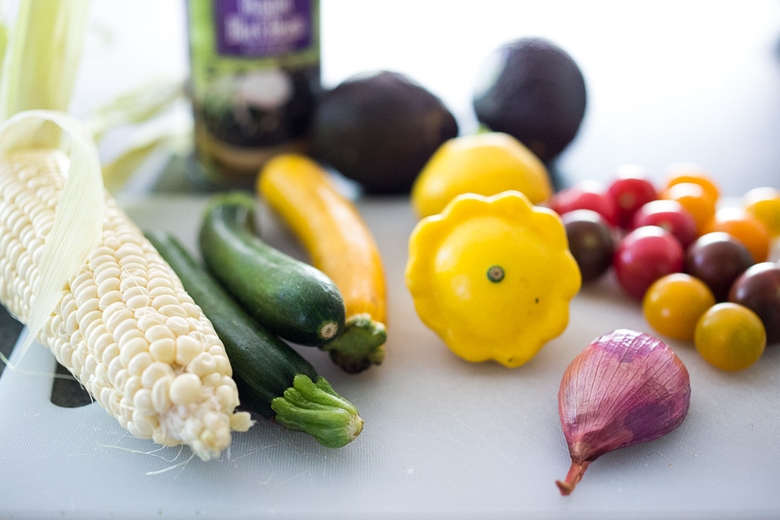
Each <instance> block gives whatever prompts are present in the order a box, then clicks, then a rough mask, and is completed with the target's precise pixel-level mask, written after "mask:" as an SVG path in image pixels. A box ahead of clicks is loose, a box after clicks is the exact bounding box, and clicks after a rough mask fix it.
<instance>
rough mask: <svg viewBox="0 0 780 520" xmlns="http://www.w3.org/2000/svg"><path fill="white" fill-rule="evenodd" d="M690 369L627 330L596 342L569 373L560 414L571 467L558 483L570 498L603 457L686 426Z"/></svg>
mask: <svg viewBox="0 0 780 520" xmlns="http://www.w3.org/2000/svg"><path fill="white" fill-rule="evenodd" d="M690 401H691V383H690V377H689V375H688V370H687V369H686V368H685V365H683V362H682V361H681V360H680V358H679V357H677V354H675V353H674V351H673V350H672V349H671V348H669V347H668V346H667V345H666V344H665V343H664V342H663V341H661V340H659V339H657V338H654V337H653V336H650V335H649V334H645V333H643V332H636V331H633V330H627V329H618V330H615V331H612V332H609V333H607V334H604V335H603V336H600V337H598V338H596V339H595V340H594V341H593V342H592V343H591V344H590V345H588V346H587V347H586V348H585V349H584V350H583V351H582V352H581V353H580V354H579V355H578V356H577V357H576V358H575V359H574V360H573V361H572V362H571V364H569V366H568V367H567V368H566V371H565V372H564V374H563V379H562V381H561V387H560V389H559V391H558V413H559V415H560V418H561V425H562V426H563V433H564V436H565V437H566V442H567V444H568V445H569V454H570V455H571V467H570V468H569V472H568V474H567V475H566V479H565V480H564V481H563V482H561V481H557V482H556V484H557V485H558V488H559V489H560V491H561V494H562V495H568V494H569V493H571V492H572V491H573V490H574V487H575V486H576V485H577V483H578V482H579V481H580V479H582V475H583V474H584V473H585V470H586V469H587V467H588V465H589V464H590V463H591V462H593V461H594V460H596V459H597V458H598V457H600V456H601V455H604V454H605V453H607V452H610V451H614V450H616V449H619V448H624V447H626V446H632V445H634V444H640V443H643V442H648V441H651V440H653V439H657V438H658V437H661V436H663V435H665V434H667V433H669V432H670V431H672V430H674V429H675V428H677V427H678V426H679V425H680V424H682V422H683V420H684V419H685V416H686V415H687V413H688V407H689V406H690Z"/></svg>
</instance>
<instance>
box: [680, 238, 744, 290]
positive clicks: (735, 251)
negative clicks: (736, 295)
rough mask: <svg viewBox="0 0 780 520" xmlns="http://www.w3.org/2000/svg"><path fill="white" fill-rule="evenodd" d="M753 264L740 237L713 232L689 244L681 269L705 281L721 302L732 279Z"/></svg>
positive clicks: (732, 281)
mask: <svg viewBox="0 0 780 520" xmlns="http://www.w3.org/2000/svg"><path fill="white" fill-rule="evenodd" d="M753 263H754V262H753V256H752V255H751V254H750V251H748V249H747V248H746V247H745V246H744V245H742V243H741V242H740V241H739V240H737V239H735V238H734V237H732V236H731V235H729V234H728V233H724V232H722V231H715V232H712V233H706V234H704V235H702V236H700V237H699V238H697V239H696V240H695V241H694V242H693V243H692V244H691V245H690V246H688V250H687V251H686V253H685V267H684V271H685V272H686V273H688V274H690V275H691V276H695V277H696V278H698V279H699V280H701V281H702V282H704V283H705V284H707V286H708V287H709V288H710V290H711V291H712V294H713V295H714V296H715V299H716V300H718V301H719V302H723V301H726V300H727V299H728V296H729V289H730V288H731V284H732V283H734V280H736V279H737V277H738V276H739V275H741V274H742V273H743V272H745V270H746V269H747V268H748V267H750V266H751V265H753Z"/></svg>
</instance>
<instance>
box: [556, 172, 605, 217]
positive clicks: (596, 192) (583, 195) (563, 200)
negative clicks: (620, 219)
mask: <svg viewBox="0 0 780 520" xmlns="http://www.w3.org/2000/svg"><path fill="white" fill-rule="evenodd" d="M550 207H551V208H552V209H553V210H554V211H555V212H556V213H558V214H559V215H565V214H566V213H568V212H570V211H574V210H576V209H589V210H592V211H595V212H596V213H598V214H599V215H601V216H602V217H604V220H606V221H607V223H608V224H609V225H610V226H616V225H617V208H615V204H614V203H613V202H612V199H611V198H609V197H607V194H606V191H605V190H604V188H603V187H602V186H601V184H599V183H597V182H595V181H583V182H580V183H578V184H575V185H574V186H571V187H569V188H564V189H562V190H561V191H559V192H558V193H556V194H555V195H553V196H552V198H551V200H550Z"/></svg>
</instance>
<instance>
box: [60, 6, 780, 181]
mask: <svg viewBox="0 0 780 520" xmlns="http://www.w3.org/2000/svg"><path fill="white" fill-rule="evenodd" d="M185 9H186V6H185V2H184V1H178V0H165V1H162V2H160V1H159V0H136V1H134V2H119V1H117V0H93V7H92V14H91V16H92V20H91V23H90V31H89V35H88V37H87V41H86V46H85V49H84V55H83V59H82V63H81V69H80V72H79V76H78V79H77V82H76V86H75V91H74V101H73V105H72V111H73V112H75V113H76V114H77V115H84V114H88V113H90V111H91V110H94V109H95V108H96V107H98V106H101V105H103V104H106V103H108V102H110V101H111V100H112V99H113V98H115V97H116V96H117V95H119V94H121V93H122V92H126V91H128V90H132V89H134V88H137V87H139V86H141V85H144V84H147V83H148V82H149V81H155V80H160V79H163V80H169V81H178V80H183V79H184V78H186V76H187V74H188V55H187V29H186V19H185V18H186V14H185ZM321 31H322V80H323V84H324V86H326V87H333V86H335V85H337V84H338V83H339V82H340V81H342V80H344V79H346V78H347V77H349V76H350V75H352V74H354V73H358V72H363V71H370V70H378V69H386V70H395V71H399V72H403V73H405V74H407V75H409V76H410V77H411V78H413V79H415V80H416V81H418V82H419V83H421V84H422V85H423V86H425V87H426V88H427V89H429V90H430V91H431V92H433V93H434V94H436V95H437V96H439V97H440V98H441V99H442V100H443V101H444V103H445V104H446V105H447V106H448V108H449V109H450V110H451V111H452V112H453V114H455V116H456V117H457V119H458V122H459V124H460V131H461V134H464V133H470V132H473V131H475V130H476V128H477V124H476V119H475V116H474V114H473V109H472V106H471V98H472V93H473V89H474V85H475V82H476V79H477V75H478V72H479V69H480V66H481V64H482V62H483V60H484V59H485V58H486V57H487V55H488V54H489V53H490V52H491V51H492V50H493V49H495V48H496V47H498V46H499V45H501V44H503V43H506V42H508V41H511V40H513V39H516V38H519V37H525V36H542V37H546V38H548V39H550V40H552V41H553V42H555V43H556V44H557V45H559V46H560V47H562V48H563V49H564V50H566V51H567V52H568V53H569V54H570V55H571V56H572V57H573V58H574V60H575V61H576V62H577V64H578V65H579V66H580V68H581V70H582V72H583V74H584V76H585V81H586V87H587V94H588V106H587V109H586V114H585V118H584V120H583V123H582V126H581V127H580V131H579V133H578V135H577V137H576V139H575V140H574V142H573V143H572V144H571V145H570V146H569V147H568V149H567V150H565V151H564V152H563V154H562V155H561V156H560V157H559V159H558V161H557V162H556V165H555V168H556V170H558V172H559V175H560V177H561V178H562V179H563V180H564V182H565V183H567V184H568V183H571V182H574V181H576V180H580V179H596V180H604V181H607V180H609V179H610V177H611V175H612V173H613V172H614V170H615V168H616V167H617V166H618V165H621V164H629V163H630V164H637V165H640V166H643V167H644V168H646V169H647V171H648V172H649V174H650V176H651V177H652V178H657V179H661V178H663V175H664V171H665V169H666V167H667V166H669V165H670V164H671V163H674V162H679V161H692V162H696V163H699V164H700V165H701V166H703V167H704V168H705V169H706V170H707V171H709V172H710V174H711V175H712V176H713V177H714V178H715V179H717V181H718V182H719V183H720V185H721V187H722V190H723V192H724V194H725V195H727V196H739V195H741V194H742V193H744V192H745V191H747V190H748V189H749V188H752V187H756V186H759V185H768V186H774V187H780V146H778V141H780V2H778V1H777V0H751V1H748V2H736V1H703V0H702V1H696V0H689V1H682V2H680V1H664V0H654V1H634V2H619V1H607V0H601V1H597V0H596V1H588V2H576V1H564V0H552V1H545V2H539V1H510V0H503V1H502V0H480V1H479V2H465V1H446V0H423V1H421V0H396V1H394V2H392V3H380V2H362V1H359V0H322V4H321ZM178 110H179V112H178V113H177V114H176V115H175V116H173V117H171V118H170V120H169V121H168V123H167V124H169V125H172V127H175V128H178V129H180V130H181V129H184V130H186V125H187V124H188V122H187V117H188V113H187V111H188V107H186V106H182V107H179V109H178ZM123 139H124V135H123V134H122V133H121V132H117V134H116V135H115V136H114V139H113V141H112V140H110V139H107V143H105V144H104V149H103V150H102V152H103V153H105V154H110V153H112V149H111V148H112V146H115V147H121V146H122V143H123ZM161 161H164V157H163V156H162V155H158V156H157V157H156V158H155V157H151V158H150V159H149V161H148V162H147V163H146V164H145V165H144V167H143V168H141V169H139V171H138V172H137V174H135V175H134V178H133V179H131V182H129V183H128V185H127V186H126V188H125V189H126V190H127V191H144V190H148V189H153V186H158V187H159V186H166V189H187V186H186V183H181V184H177V183H176V182H168V183H167V184H166V183H162V184H161V183H160V182H159V178H158V177H159V175H160V172H161V171H162V167H161V164H163V163H162V162H161ZM166 174H168V175H172V174H170V173H166Z"/></svg>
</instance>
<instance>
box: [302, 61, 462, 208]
mask: <svg viewBox="0 0 780 520" xmlns="http://www.w3.org/2000/svg"><path fill="white" fill-rule="evenodd" d="M309 134H310V139H311V154H312V156H313V157H314V158H315V159H317V160H319V161H320V162H322V163H323V164H326V165H328V166H330V167H332V168H333V169H335V170H336V171H338V172H339V173H341V174H342V175H343V176H344V177H346V178H348V179H352V180H353V181H355V182H356V183H358V184H359V185H360V187H361V188H362V190H363V191H364V192H365V193H369V194H401V193H409V192H410V191H411V187H412V184H413V182H414V180H415V178H416V177H417V175H418V174H419V173H420V170H422V168H423V166H424V165H425V163H426V162H427V161H428V159H429V158H430V156H431V155H432V154H433V152H435V151H436V149H437V148H438V147H439V146H440V145H441V144H442V143H444V142H445V141H447V140H448V139H450V138H452V137H456V136H457V135H458V124H457V122H456V120H455V117H454V116H453V115H452V113H451V112H450V111H449V110H448V109H447V107H446V106H445V105H444V104H443V103H442V101H441V100H440V99H439V98H438V97H436V96H435V95H434V94H432V93H431V92H429V91H428V90H427V89H426V88H425V87H423V86H422V85H420V84H418V83H416V82H415V81H413V80H412V79H410V78H409V77H407V76H406V75H404V74H401V73H398V72H394V71H387V70H383V71H378V72H373V73H363V74H359V75H356V76H352V77H349V78H347V79H346V80H344V81H343V82H341V83H340V84H338V85H337V86H336V87H334V88H332V89H330V90H327V91H325V92H323V93H322V95H321V96H320V98H319V100H318V101H317V104H316V107H315V109H314V114H313V116H312V125H311V128H310V132H309Z"/></svg>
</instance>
